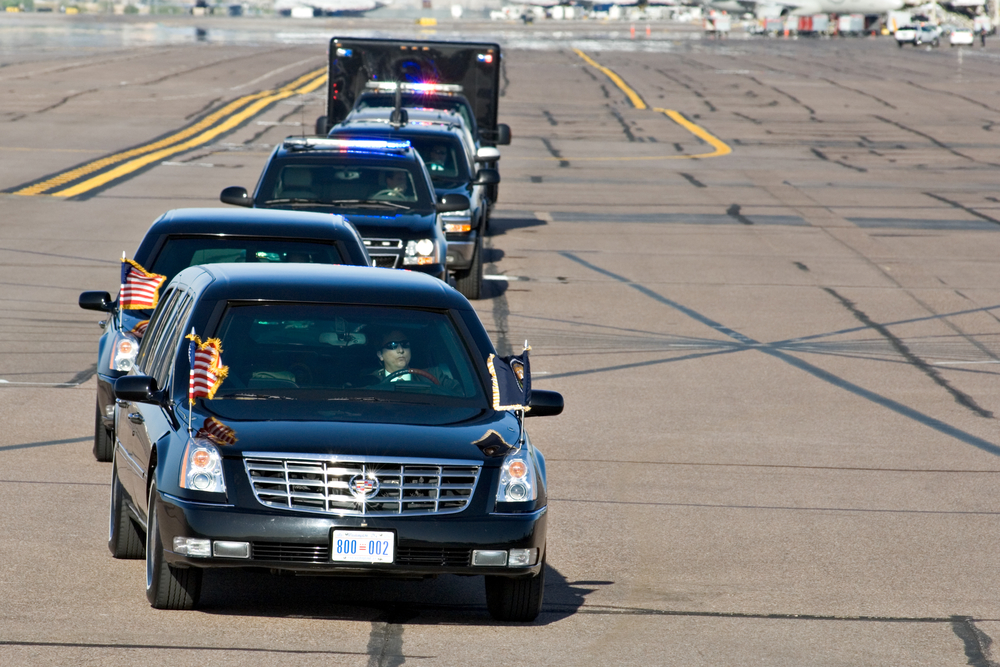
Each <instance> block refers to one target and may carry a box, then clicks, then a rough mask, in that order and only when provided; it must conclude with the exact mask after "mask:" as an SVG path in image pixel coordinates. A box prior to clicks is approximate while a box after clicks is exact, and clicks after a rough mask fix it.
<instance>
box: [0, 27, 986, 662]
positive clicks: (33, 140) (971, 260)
mask: <svg viewBox="0 0 1000 667" xmlns="http://www.w3.org/2000/svg"><path fill="white" fill-rule="evenodd" d="M21 18H22V17H16V18H14V19H11V18H10V17H7V16H3V15H0V43H5V44H10V41H9V40H8V36H12V35H15V34H17V35H20V37H18V38H17V39H19V40H20V42H19V45H18V47H17V48H15V49H10V48H4V47H0V191H2V192H3V194H0V303H2V304H3V309H4V313H5V319H4V321H3V323H2V324H0V415H2V417H3V422H4V425H5V428H4V429H3V432H2V435H0V465H2V467H3V472H2V473H0V507H2V508H3V509H2V510H0V599H2V600H3V604H0V664H4V665H8V664H9V665H79V664H110V663H114V664H121V665H127V664H149V663H151V662H153V661H161V662H169V663H170V664H172V665H178V666H180V665H188V664H191V665H195V664H198V665H201V664H206V663H210V664H214V663H223V662H225V663H230V664H240V665H257V664H261V665H264V664H266V665H283V664H302V663H303V662H305V661H307V660H308V661H322V662H324V663H325V664H335V665H370V666H374V665H379V666H388V665H402V664H404V663H405V664H417V665H477V664H497V663H501V664H503V663H514V662H524V661H531V662H533V663H536V664H543V665H581V664H593V663H604V664H614V665H684V666H691V665H713V666H714V665H719V664H724V665H733V666H741V665H781V666H785V665H787V666H789V667H798V666H801V665H810V666H825V665H831V666H833V665H893V666H895V665H929V666H931V665H932V666H934V667H940V666H949V665H955V666H958V665H968V664H973V665H991V664H996V663H997V662H998V661H1000V656H998V655H995V653H996V651H994V649H993V648H992V646H993V638H994V637H998V636H1000V595H998V591H1000V557H998V555H997V550H996V549H995V544H996V542H995V540H998V538H1000V526H998V517H1000V458H998V457H1000V436H998V432H1000V431H998V428H997V415H998V413H1000V396H998V392H997V377H998V370H1000V270H998V269H1000V264H998V259H997V258H998V256H1000V192H998V190H997V185H996V183H997V176H998V174H1000V158H998V155H1000V153H998V150H997V148H998V143H1000V141H998V139H997V132H998V131H1000V129H998V126H1000V85H998V83H1000V73H998V69H997V60H998V59H1000V53H998V51H997V50H996V49H995V47H994V44H993V43H992V42H991V41H990V40H989V39H988V40H987V48H986V49H981V48H978V47H976V48H956V49H949V48H948V47H946V46H945V47H940V48H938V49H932V48H929V47H928V48H921V49H914V48H904V49H899V48H897V47H896V45H895V43H894V42H893V41H892V40H891V39H889V38H859V39H823V40H818V39H799V40H791V39H789V40H784V39H749V38H740V37H738V36H734V38H731V39H729V40H718V41H716V40H709V39H703V38H702V36H701V35H700V33H699V32H698V30H697V29H695V28H694V27H692V26H673V25H670V24H655V25H654V26H651V30H650V36H649V39H648V40H647V39H645V31H644V27H645V26H640V27H639V30H638V31H637V32H638V35H637V37H636V38H635V39H633V38H632V37H631V35H630V31H629V25H628V24H627V23H626V24H620V25H610V24H597V23H587V22H583V21H580V22H575V23H573V24H566V25H559V26H554V25H553V24H552V23H541V22H540V23H536V24H534V25H532V26H521V25H519V24H514V23H504V24H496V23H490V22H471V21H470V22H460V23H456V24H447V25H440V26H438V27H437V28H435V30H433V31H432V30H422V29H419V28H417V27H415V26H414V25H413V24H411V23H403V22H395V23H377V22H374V21H366V20H363V19H352V20H334V19H330V20H322V21H315V22H308V23H299V22H291V21H290V20H289V21H277V20H270V19H266V20H265V19H254V18H245V19H229V18H226V19H221V18H220V19H218V20H216V19H214V17H213V18H205V19H199V20H196V19H193V18H177V19H169V20H168V19H164V20H162V21H159V20H158V21H157V22H152V21H150V20H149V19H148V17H147V18H146V19H145V20H144V19H143V18H142V17H99V18H94V17H81V18H82V20H81V21H80V22H79V23H75V22H74V21H73V19H72V17H60V16H48V17H39V16H29V17H27V18H25V19H24V20H23V21H22V22H21V23H17V22H16V21H18V20H21ZM199 31H200V32H199ZM143 32H144V33H145V34H147V38H145V39H138V38H135V37H129V38H125V37H124V35H126V34H128V35H135V34H139V33H143ZM334 34H352V35H353V34H366V35H384V36H407V35H409V36H414V37H417V38H428V39H477V40H480V39H486V40H493V39H496V40H500V41H501V42H502V43H503V44H504V46H505V48H506V49H507V50H506V51H505V61H504V65H505V70H504V76H503V81H504V95H503V97H502V98H501V103H500V104H501V106H500V119H501V121H503V122H506V123H508V124H509V125H510V126H511V129H512V132H513V136H514V140H513V142H512V144H511V145H510V146H507V147H504V148H503V150H502V152H503V158H502V160H501V165H500V171H501V174H502V177H503V181H502V184H501V186H500V201H499V204H498V207H497V210H496V211H495V214H494V219H493V222H492V236H490V237H489V239H488V253H489V254H488V260H489V262H488V265H487V274H488V276H489V279H488V298H486V299H483V300H481V301H478V302H476V304H475V306H476V308H477V310H478V312H479V313H480V316H481V318H482V320H483V322H484V323H485V324H486V326H487V328H488V329H489V330H490V332H491V335H492V336H493V338H494V341H495V342H496V344H497V346H498V349H499V350H500V351H501V353H505V352H510V351H514V352H518V351H520V349H521V344H522V343H523V341H524V340H525V339H527V340H528V342H529V343H530V344H531V346H532V353H531V354H532V357H531V358H532V370H533V372H534V383H535V386H537V387H541V388H544V389H554V390H558V391H560V392H562V393H563V395H564V396H565V400H566V410H565V412H564V413H563V415H561V416H559V417H554V418H549V419H539V420H532V421H529V423H528V425H529V428H530V430H531V434H532V440H533V441H534V442H535V444H536V445H538V446H539V447H540V448H541V449H542V450H543V451H544V452H545V454H546V457H547V468H548V482H549V489H548V491H549V497H550V512H549V523H548V525H549V542H548V563H547V568H548V569H547V581H546V589H545V606H544V608H543V611H542V614H541V616H540V617H539V619H538V621H537V622H535V623H534V624H530V625H504V624H498V623H495V622H493V621H492V620H491V619H490V617H489V615H488V613H487V611H486V606H485V600H484V596H483V591H482V582H481V581H480V580H478V579H463V578H457V577H448V576H445V577H441V578H439V579H437V580H429V581H420V582H395V581H371V580H351V579H348V580H343V579H333V578H324V579H318V580H317V579H304V578H292V577H279V576H271V575H269V574H266V573H249V572H231V573H219V572H213V573H211V576H209V577H207V578H206V583H205V586H206V588H205V591H204V593H203V599H202V606H201V608H200V609H198V610H196V611H192V612H164V611H156V610H153V609H151V608H150V607H149V605H148V604H147V602H146V600H145V597H144V595H143V574H144V567H143V563H142V562H141V561H116V560H114V559H112V558H111V556H110V554H109V553H108V551H107V548H106V535H107V533H106V531H107V511H108V491H109V481H110V467H109V465H108V464H105V463H97V462H95V461H94V459H93V456H92V454H91V444H92V435H93V410H94V408H93V405H94V390H95V381H94V372H95V360H96V342H97V338H98V334H99V331H100V330H99V329H98V327H97V324H96V320H97V319H99V317H98V315H97V314H96V313H92V312H88V311H82V310H80V309H79V308H78V307H77V305H76V299H77V296H78V294H79V292H80V291H82V290H85V289H106V290H108V291H110V292H114V291H116V290H117V286H118V285H117V281H118V275H119V272H118V264H119V258H120V257H121V252H122V251H123V250H124V251H127V252H128V253H129V254H130V255H131V253H132V252H133V251H134V249H135V247H136V246H137V244H138V242H139V240H140V238H141V237H142V235H143V233H144V231H145V229H146V228H147V227H148V225H149V223H151V222H152V221H153V220H154V219H155V218H156V217H157V216H158V215H159V214H160V213H162V212H163V211H165V210H168V209H171V208H178V207H188V206H221V204H219V203H218V194H219V191H220V190H221V189H222V188H223V187H225V186H228V185H244V186H247V187H252V186H253V185H254V184H255V183H256V179H257V175H258V173H259V171H260V168H261V166H262V165H263V162H264V160H265V158H266V157H267V155H268V153H269V151H270V149H271V147H273V146H274V145H275V144H276V143H277V142H279V141H280V140H281V139H282V138H283V137H284V136H286V135H288V134H299V133H303V132H305V133H308V132H309V131H310V128H311V127H312V126H313V122H314V121H315V119H316V117H317V116H318V115H320V114H321V113H323V109H324V95H323V89H322V87H320V88H319V89H317V90H312V91H308V92H304V93H296V94H293V95H290V96H287V97H284V98H282V99H276V100H275V101H274V102H273V103H272V104H270V105H269V106H265V107H264V108H262V109H261V110H260V111H259V112H258V113H256V114H254V115H248V116H247V117H246V118H242V119H241V120H240V121H239V122H234V123H233V127H232V128H231V129H229V130H227V131H224V132H219V133H218V134H217V135H215V136H212V137H207V138H206V140H205V141H204V142H202V143H198V144H197V145H192V147H191V148H190V149H189V150H185V151H179V152H177V153H175V154H170V155H162V156H160V155H155V156H154V157H155V158H156V159H151V160H149V161H147V162H146V163H144V164H138V163H133V162H132V161H131V160H132V159H133V158H128V159H124V158H121V159H119V160H118V162H116V164H118V165H120V166H121V167H122V170H121V172H120V173H117V174H113V175H110V176H107V178H103V176H102V175H105V174H109V173H110V172H109V171H108V169H107V165H104V166H101V165H99V164H97V161H99V160H101V159H102V158H103V159H107V158H108V156H121V155H123V154H124V153H125V152H126V151H129V150H130V149H132V150H138V149H139V148H141V147H146V146H149V145H150V144H151V143H153V142H155V141H157V140H158V139H160V138H162V137H165V136H168V135H172V134H174V133H176V132H178V131H180V130H183V129H185V128H188V127H192V126H194V125H195V124H197V123H199V122H201V121H204V120H205V119H206V118H207V117H209V116H211V115H212V114H214V113H217V112H220V110H221V109H223V108H225V106H226V105H227V104H228V103H230V102H232V101H234V100H237V99H239V98H241V97H242V96H247V95H253V94H256V93H261V92H263V91H276V90H280V89H282V87H283V86H287V85H288V84H290V83H291V82H293V81H295V80H296V79H297V78H298V77H303V76H305V75H306V74H308V73H310V72H313V71H315V70H317V69H318V68H322V67H323V66H324V64H325V58H326V40H328V39H329V37H330V36H332V35H334ZM46 35H48V36H46ZM150 35H151V36H150ZM163 35H168V37H163ZM170 35H178V36H181V37H178V39H176V40H175V39H173V38H172V37H169V36H170ZM217 35H218V36H219V37H218V38H217V37H216V36H217ZM222 35H227V37H226V38H225V39H223V38H222ZM288 35H295V37H294V38H292V37H287V36H288ZM10 39H14V38H13V37H11V38H10ZM143 155H152V153H149V152H146V153H143ZM95 165H97V166H95ZM84 167H87V168H89V169H92V171H91V172H88V174H89V175H88V176H87V178H97V177H98V176H101V177H102V178H99V179H97V180H95V181H93V182H91V184H90V185H88V186H86V187H84V186H81V188H82V189H81V190H80V191H79V192H76V193H74V194H67V193H65V192H62V190H60V188H62V187H64V186H67V187H68V185H69V184H72V183H84V182H87V179H86V178H83V177H81V176H80V175H79V173H76V174H75V175H74V172H75V171H79V170H80V169H82V168H84ZM73 179H75V180H73ZM102 179H103V180H102ZM98 181H100V182H98ZM40 184H45V187H36V186H40ZM32 187H36V190H38V191H37V192H30V193H27V192H25V191H26V190H29V189H30V188H32ZM18 192H22V194H16V193H18Z"/></svg>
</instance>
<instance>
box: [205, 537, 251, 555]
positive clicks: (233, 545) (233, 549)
mask: <svg viewBox="0 0 1000 667" xmlns="http://www.w3.org/2000/svg"><path fill="white" fill-rule="evenodd" d="M212 555H213V556H218V557H219V558H250V543H249V542H223V541H221V540H216V541H215V542H212Z"/></svg>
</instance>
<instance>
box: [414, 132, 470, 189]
mask: <svg viewBox="0 0 1000 667" xmlns="http://www.w3.org/2000/svg"><path fill="white" fill-rule="evenodd" d="M409 140H410V143H411V144H412V145H413V147H414V148H416V149H417V152H418V153H420V157H421V158H423V160H424V164H426V165H427V171H429V172H430V174H431V180H434V181H438V180H462V181H468V180H470V178H469V164H468V161H467V160H466V156H465V151H464V150H462V147H461V145H459V144H457V143H456V142H453V141H449V140H447V139H444V138H441V139H436V138H433V137H409Z"/></svg>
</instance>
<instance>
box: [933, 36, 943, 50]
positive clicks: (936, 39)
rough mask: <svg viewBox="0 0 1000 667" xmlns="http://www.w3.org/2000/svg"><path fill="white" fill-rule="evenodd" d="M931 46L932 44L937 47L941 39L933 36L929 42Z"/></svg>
mask: <svg viewBox="0 0 1000 667" xmlns="http://www.w3.org/2000/svg"><path fill="white" fill-rule="evenodd" d="M931 46H933V47H934V48H935V49H936V48H937V47H939V46H941V41H940V40H939V39H938V38H937V37H935V38H934V41H933V42H931Z"/></svg>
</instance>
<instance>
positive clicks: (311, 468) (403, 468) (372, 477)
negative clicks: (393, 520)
mask: <svg viewBox="0 0 1000 667" xmlns="http://www.w3.org/2000/svg"><path fill="white" fill-rule="evenodd" d="M243 463H244V466H245V467H246V471H247V476H248V477H249V479H250V484H251V486H252V487H253V492H254V496H256V498H257V500H258V501H259V502H260V503H261V504H262V505H266V506H267V507H274V508H279V509H288V510H295V511H300V512H316V513H321V514H335V515H338V516H360V515H365V516H393V515H397V516H398V515H404V516H420V515H427V514H452V513H455V512H461V511H462V510H464V509H465V508H466V507H467V506H468V505H469V502H470V501H471V500H472V495H473V493H474V492H475V490H476V482H477V481H478V480H479V470H480V463H479V462H477V461H455V460H447V459H391V458H382V457H369V458H353V457H352V458H338V457H333V456H302V455H300V456H297V457H295V458H290V457H287V456H286V455H282V454H270V453H268V454H254V455H253V456H246V457H245V458H244V460H243ZM351 480H355V481H362V482H366V483H369V484H370V485H371V486H372V487H373V488H372V489H371V491H369V492H368V493H362V492H360V491H357V490H352V488H351Z"/></svg>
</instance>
